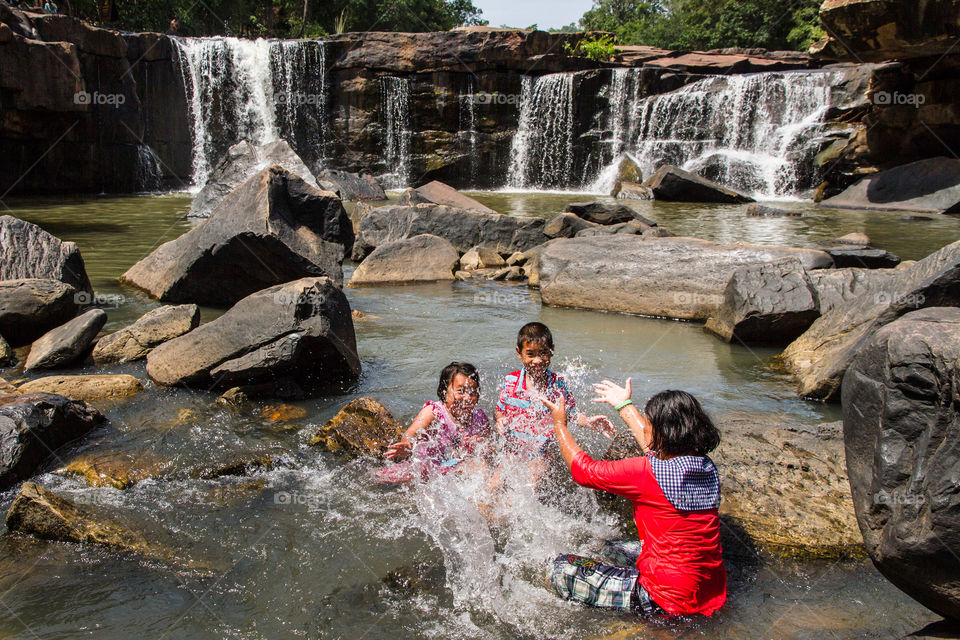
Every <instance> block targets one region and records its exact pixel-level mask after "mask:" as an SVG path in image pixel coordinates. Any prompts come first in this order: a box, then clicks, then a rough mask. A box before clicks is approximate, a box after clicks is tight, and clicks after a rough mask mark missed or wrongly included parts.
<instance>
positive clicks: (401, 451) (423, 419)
mask: <svg viewBox="0 0 960 640" xmlns="http://www.w3.org/2000/svg"><path fill="white" fill-rule="evenodd" d="M433 418H434V416H433V409H432V408H430V405H427V406H425V407H424V408H423V409H421V410H420V413H418V414H417V417H416V418H414V419H413V422H412V423H410V426H409V427H408V428H407V430H406V431H404V432H403V435H402V436H400V440H398V441H397V442H395V443H393V444H392V445H390V446H389V447H387V452H386V453H385V454H383V457H384V458H386V459H387V460H393V459H395V458H406V457H407V456H409V455H410V452H411V451H412V450H413V441H414V439H415V438H416V437H417V433H419V432H420V430H421V429H425V428H427V427H428V426H429V425H430V423H431V422H433Z"/></svg>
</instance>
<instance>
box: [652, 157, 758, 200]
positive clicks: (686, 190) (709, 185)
mask: <svg viewBox="0 0 960 640" xmlns="http://www.w3.org/2000/svg"><path fill="white" fill-rule="evenodd" d="M641 186H643V187H646V188H648V189H650V190H651V191H653V197H654V198H655V199H656V200H664V201H667V202H717V203H721V204H742V203H745V202H753V198H751V197H749V196H745V195H743V194H742V193H737V192H736V191H733V190H732V189H727V188H726V187H724V186H723V185H720V184H717V183H716V182H713V181H712V180H707V179H706V178H703V177H701V176H698V175H697V174H695V173H690V172H689V171H684V170H683V169H680V168H677V167H674V166H673V165H669V164H667V165H663V166H662V167H660V168H659V169H657V172H656V173H654V174H653V175H652V176H650V178H649V179H647V181H646V182H644V183H643V184H642V185H641Z"/></svg>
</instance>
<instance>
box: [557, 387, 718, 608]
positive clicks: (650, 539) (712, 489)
mask: <svg viewBox="0 0 960 640" xmlns="http://www.w3.org/2000/svg"><path fill="white" fill-rule="evenodd" d="M594 391H595V392H596V393H597V395H598V397H597V398H595V399H594V402H607V403H609V404H610V405H612V406H613V407H614V408H615V409H616V410H617V411H618V412H619V413H620V417H621V418H623V420H624V422H625V423H626V424H627V426H628V427H629V428H630V431H631V433H632V434H633V436H634V438H635V439H636V441H637V442H638V443H639V444H640V448H641V450H642V451H643V453H644V455H643V456H640V457H636V458H627V459H624V460H615V461H610V462H606V461H596V460H593V459H592V458H591V457H590V456H589V455H587V454H586V453H584V452H583V451H582V450H581V449H580V447H579V446H578V445H577V442H576V440H574V439H573V436H572V435H570V432H569V431H568V430H567V417H566V410H565V408H564V406H563V404H562V403H560V404H556V403H553V402H550V401H549V400H543V402H544V404H546V405H547V406H549V407H550V410H551V413H552V415H553V420H554V426H555V433H556V438H557V442H558V444H559V446H560V454H561V455H562V456H563V460H564V462H565V463H566V464H567V466H568V467H569V468H570V473H571V474H572V475H573V480H574V482H576V483H577V484H580V485H583V486H585V487H590V488H592V489H600V490H603V491H609V492H610V493H613V494H616V495H619V496H624V497H625V498H629V499H630V501H631V502H632V503H633V517H634V520H635V521H636V524H637V531H638V533H639V534H640V541H641V543H642V545H643V546H642V548H641V550H640V555H639V557H638V558H637V562H636V568H633V567H616V566H612V565H605V564H602V563H599V562H596V561H595V560H591V559H589V558H584V557H582V556H573V555H562V556H559V557H557V558H556V559H555V560H554V561H553V567H552V570H551V575H550V582H551V584H552V585H553V588H554V590H555V591H557V593H558V594H559V595H560V596H561V597H563V598H564V599H568V600H578V601H580V602H584V603H585V604H589V605H592V606H596V607H603V608H609V609H617V610H622V611H634V612H636V613H640V614H642V615H651V614H661V613H667V614H671V615H689V614H696V613H700V614H704V615H711V614H713V613H714V612H715V611H716V610H717V609H719V608H720V607H721V606H722V605H723V603H724V602H725V601H726V599H727V573H726V569H725V568H724V566H723V557H722V554H723V552H722V549H721V547H720V518H719V515H718V512H717V509H718V508H719V506H720V479H719V476H718V474H717V468H716V466H714V464H713V462H712V461H711V460H710V458H708V457H707V454H708V453H709V452H711V451H713V450H714V449H715V448H716V447H717V445H718V444H720V432H719V431H718V430H717V428H716V427H715V426H714V424H713V422H712V421H711V420H710V417H709V416H707V414H706V412H704V410H703V408H702V407H701V406H700V403H699V402H698V401H697V399H696V398H694V397H693V396H692V395H690V394H689V393H686V392H685V391H662V392H660V393H658V394H656V395H655V396H653V397H652V398H650V400H649V401H648V402H647V404H646V406H645V407H644V412H643V413H641V412H640V411H639V409H637V407H636V406H635V405H634V404H633V402H632V401H631V400H630V393H631V385H630V379H629V378H628V379H627V383H626V386H625V387H620V386H618V385H616V384H614V383H613V382H610V381H609V380H604V381H603V382H601V383H599V384H597V385H594Z"/></svg>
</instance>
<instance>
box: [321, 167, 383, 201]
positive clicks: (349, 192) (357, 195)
mask: <svg viewBox="0 0 960 640" xmlns="http://www.w3.org/2000/svg"><path fill="white" fill-rule="evenodd" d="M317 181H318V182H319V184H320V187H321V188H323V189H326V190H327V191H333V192H334V193H337V194H339V195H340V199H341V200H353V201H357V202H375V201H379V200H386V199H387V194H386V193H384V191H383V187H381V186H380V183H379V182H377V179H376V178H374V177H373V176H371V175H370V174H369V173H364V174H361V175H357V174H356V173H350V172H349V171H337V170H335V169H325V170H323V171H321V172H320V173H318V174H317Z"/></svg>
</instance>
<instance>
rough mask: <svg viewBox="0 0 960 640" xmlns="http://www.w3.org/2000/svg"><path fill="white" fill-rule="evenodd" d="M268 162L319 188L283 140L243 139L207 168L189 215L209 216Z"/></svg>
mask: <svg viewBox="0 0 960 640" xmlns="http://www.w3.org/2000/svg"><path fill="white" fill-rule="evenodd" d="M271 165H278V166H281V167H283V168H284V169H286V170H287V171H289V172H290V173H293V174H296V175H297V176H299V177H300V178H301V179H302V180H303V181H304V182H306V183H307V184H308V185H310V186H311V187H314V188H317V189H319V188H321V187H320V185H318V184H317V180H316V178H314V176H313V173H312V172H311V171H310V170H309V169H308V168H307V165H306V164H304V162H303V159H302V158H300V156H299V155H297V152H296V151H294V150H293V149H292V148H291V147H290V145H289V144H287V141H286V140H274V141H273V142H268V143H267V144H263V145H254V144H252V143H250V142H247V141H246V140H243V141H241V142H238V143H237V144H235V145H233V146H232V147H230V148H229V149H227V153H226V154H225V155H224V156H223V158H221V159H220V162H218V163H217V166H216V167H214V169H213V171H211V172H210V177H209V178H207V182H206V184H204V185H203V188H201V189H200V191H199V192H198V193H197V195H196V196H194V198H193V202H192V203H190V213H189V214H188V215H189V216H190V217H193V218H207V217H209V216H210V214H211V213H213V212H214V210H215V209H216V208H217V207H218V206H220V203H221V202H222V201H223V199H224V198H226V197H227V195H228V194H229V193H230V192H231V191H233V190H235V189H236V188H237V187H239V186H240V185H242V184H243V183H244V182H246V181H247V180H249V179H250V178H252V177H253V176H255V175H256V174H258V173H260V172H261V171H263V170H264V169H266V168H267V167H269V166H271Z"/></svg>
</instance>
